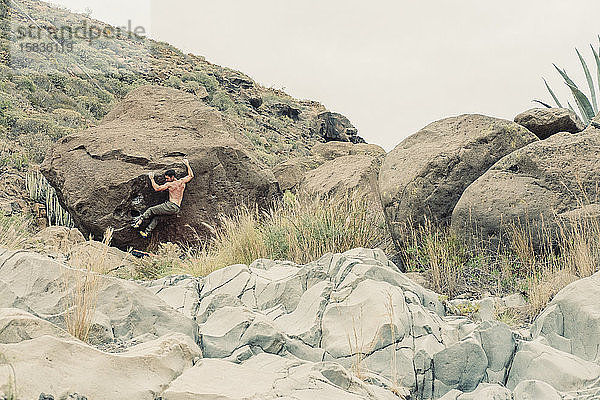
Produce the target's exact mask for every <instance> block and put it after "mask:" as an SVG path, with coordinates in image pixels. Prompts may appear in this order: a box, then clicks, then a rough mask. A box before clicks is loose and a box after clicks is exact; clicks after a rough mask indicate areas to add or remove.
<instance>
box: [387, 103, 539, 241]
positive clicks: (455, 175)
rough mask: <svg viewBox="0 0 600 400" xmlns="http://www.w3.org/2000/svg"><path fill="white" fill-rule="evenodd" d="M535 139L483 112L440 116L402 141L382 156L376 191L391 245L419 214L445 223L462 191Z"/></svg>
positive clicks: (417, 218)
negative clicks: (503, 159) (508, 155)
mask: <svg viewBox="0 0 600 400" xmlns="http://www.w3.org/2000/svg"><path fill="white" fill-rule="evenodd" d="M536 140H537V138H536V137H535V135H533V134H532V133H531V132H529V131H528V130H527V129H525V128H523V127H522V126H520V125H518V124H516V123H514V122H511V121H506V120H502V119H498V118H492V117H487V116H483V115H461V116H458V117H452V118H446V119H443V120H441V121H437V122H434V123H432V124H429V125H427V126H426V127H425V128H423V129H422V130H420V131H419V132H417V133H415V134H414V135H412V136H410V137H408V138H406V139H405V140H404V141H402V142H401V143H400V144H399V145H398V146H396V148H395V149H394V150H392V151H391V152H390V153H388V155H387V156H386V158H385V160H384V162H383V165H382V167H381V171H380V172H379V190H380V193H381V201H382V205H383V207H384V211H385V216H386V221H387V223H388V225H389V226H390V229H391V231H392V236H393V237H394V240H396V243H398V241H399V240H400V234H401V229H402V226H403V225H404V224H406V223H408V222H409V221H412V222H413V223H415V224H420V223H422V222H423V220H424V218H426V217H427V218H428V219H429V220H431V221H433V222H435V223H440V224H447V223H449V222H450V218H451V215H452V210H453V209H454V206H455V205H456V203H457V202H458V200H459V198H460V196H461V195H462V193H463V191H464V190H465V189H466V188H467V186H469V185H470V184H471V183H472V182H473V181H474V180H475V179H477V178H478V177H479V176H481V175H482V174H483V173H484V172H485V171H486V170H487V169H488V168H489V167H491V166H492V165H494V163H495V162H496V161H498V160H499V159H500V158H502V157H503V156H505V155H507V154H509V153H511V152H513V151H515V150H517V149H518V148H520V147H523V146H525V145H527V144H528V143H531V142H534V141H536Z"/></svg>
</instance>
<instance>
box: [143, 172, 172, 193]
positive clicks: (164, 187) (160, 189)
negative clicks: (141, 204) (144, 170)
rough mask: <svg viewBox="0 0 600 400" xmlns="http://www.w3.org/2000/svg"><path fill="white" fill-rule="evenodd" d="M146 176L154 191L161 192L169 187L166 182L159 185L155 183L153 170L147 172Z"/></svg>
mask: <svg viewBox="0 0 600 400" xmlns="http://www.w3.org/2000/svg"><path fill="white" fill-rule="evenodd" d="M148 177H150V183H151V184H152V188H153V189H154V190H155V191H157V192H161V191H163V190H167V189H168V188H169V185H168V184H167V183H165V184H164V185H159V184H157V183H156V181H155V180H154V172H148Z"/></svg>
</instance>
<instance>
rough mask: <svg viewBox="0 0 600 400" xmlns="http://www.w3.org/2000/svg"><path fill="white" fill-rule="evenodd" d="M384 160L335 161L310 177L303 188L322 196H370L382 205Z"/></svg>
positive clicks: (350, 158) (356, 158)
mask: <svg viewBox="0 0 600 400" xmlns="http://www.w3.org/2000/svg"><path fill="white" fill-rule="evenodd" d="M380 165H381V159H378V158H376V157H372V156H369V155H352V156H343V157H338V158H335V159H333V160H331V161H327V162H325V163H324V164H323V165H321V166H320V167H318V168H315V169H313V170H312V171H309V172H307V173H306V176H305V177H304V181H302V183H301V185H300V187H301V188H302V189H304V190H306V191H308V192H310V193H314V194H316V195H319V196H336V195H344V194H346V193H352V192H363V193H365V194H367V193H370V194H372V195H373V196H372V197H373V202H374V203H377V204H379V189H378V186H377V175H378V172H379V167H380Z"/></svg>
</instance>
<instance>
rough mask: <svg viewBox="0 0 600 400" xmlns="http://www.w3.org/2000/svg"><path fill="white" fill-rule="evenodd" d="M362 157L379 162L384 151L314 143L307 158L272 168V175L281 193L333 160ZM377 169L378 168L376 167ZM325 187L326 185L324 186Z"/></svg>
mask: <svg viewBox="0 0 600 400" xmlns="http://www.w3.org/2000/svg"><path fill="white" fill-rule="evenodd" d="M352 155H362V156H366V157H368V158H370V159H377V160H379V162H378V164H379V165H381V160H382V159H383V157H385V150H384V149H382V148H381V147H380V146H378V145H376V144H365V143H359V144H353V143H349V142H326V143H316V144H315V145H314V146H313V147H312V149H311V150H310V155H309V156H303V157H296V158H292V159H289V160H287V161H285V162H283V163H281V164H279V165H277V166H275V168H273V174H275V177H276V178H277V181H278V182H279V187H280V188H281V190H282V191H285V190H294V189H297V188H298V186H299V185H300V183H301V182H302V181H304V179H305V177H306V174H307V173H308V171H311V170H314V169H315V168H318V167H319V166H321V165H323V164H324V163H327V161H331V160H334V159H335V158H338V157H345V156H352ZM377 169H379V166H378V167H377ZM325 186H326V185H325Z"/></svg>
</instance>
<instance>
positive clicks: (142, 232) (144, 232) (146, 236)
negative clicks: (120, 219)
mask: <svg viewBox="0 0 600 400" xmlns="http://www.w3.org/2000/svg"><path fill="white" fill-rule="evenodd" d="M140 236H141V237H143V238H144V239H147V238H148V236H150V234H149V233H148V232H146V231H140Z"/></svg>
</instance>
